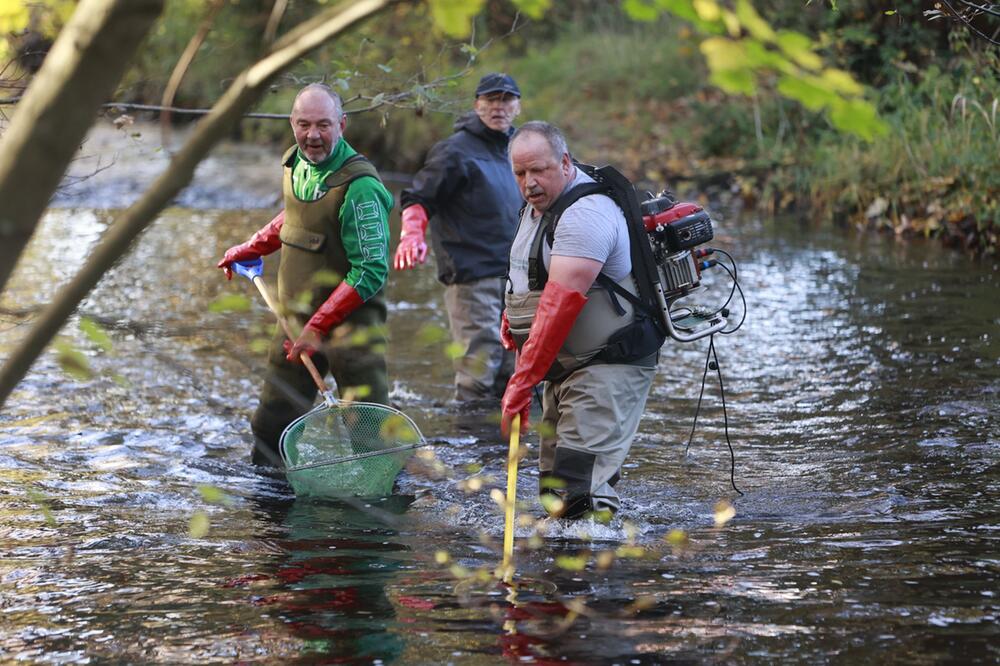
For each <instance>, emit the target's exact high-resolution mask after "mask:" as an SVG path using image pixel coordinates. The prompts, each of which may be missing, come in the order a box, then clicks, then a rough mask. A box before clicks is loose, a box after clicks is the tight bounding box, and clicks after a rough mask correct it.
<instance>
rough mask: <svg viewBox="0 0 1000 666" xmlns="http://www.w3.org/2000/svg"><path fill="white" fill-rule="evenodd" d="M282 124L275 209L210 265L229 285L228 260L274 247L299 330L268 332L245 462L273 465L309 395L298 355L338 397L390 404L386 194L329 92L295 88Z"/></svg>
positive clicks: (284, 300)
mask: <svg viewBox="0 0 1000 666" xmlns="http://www.w3.org/2000/svg"><path fill="white" fill-rule="evenodd" d="M291 123H292V131H293V132H294V134H295V143H296V145H295V146H293V147H292V148H290V149H289V150H288V151H287V152H286V153H285V155H284V158H283V164H284V183H283V188H282V189H283V197H284V210H283V211H281V212H280V213H278V215H277V216H276V217H275V218H274V219H273V220H271V221H270V222H269V223H268V224H267V225H265V226H264V227H263V228H261V229H260V230H259V231H257V232H256V233H255V234H254V235H253V236H252V237H251V238H250V240H249V241H247V242H246V243H242V244H240V245H237V246H235V247H232V248H230V249H229V250H228V251H227V252H226V254H225V256H224V257H223V258H222V260H221V261H220V262H219V264H218V266H219V268H221V269H223V270H224V271H225V273H226V277H227V278H231V277H232V268H231V267H232V263H233V262H235V261H246V260H254V259H257V258H258V257H261V256H263V255H265V254H270V253H272V252H274V251H276V250H278V249H281V261H280V263H279V265H278V298H279V301H280V306H281V308H282V309H283V311H284V313H285V315H286V316H288V317H289V318H290V319H291V320H292V321H293V323H292V329H293V330H301V333H300V334H299V335H298V338H297V339H296V340H294V342H293V341H286V340H285V337H284V333H283V332H282V331H281V329H280V328H278V329H277V330H276V332H275V335H274V339H273V340H272V343H271V350H270V353H269V356H268V370H267V376H266V378H265V382H264V387H263V390H262V392H261V397H260V404H259V406H258V407H257V411H256V412H255V413H254V415H253V419H252V420H251V428H252V430H253V433H254V449H253V461H254V462H255V463H257V464H265V465H275V466H277V465H280V464H281V459H280V456H279V455H278V442H279V440H280V439H281V433H282V432H283V431H284V429H285V427H286V426H287V425H288V424H289V423H291V422H292V421H294V420H295V419H296V418H298V417H299V416H301V415H302V414H304V413H305V412H306V411H307V410H308V409H309V408H310V407H311V406H312V403H313V400H314V399H315V397H316V386H315V384H314V383H313V380H312V378H311V377H310V375H309V373H308V372H307V371H306V369H305V367H304V366H303V365H302V361H301V360H300V356H301V355H302V354H308V355H310V356H311V357H312V358H313V361H314V363H315V364H316V367H317V368H318V369H319V371H320V372H321V373H324V374H325V373H326V372H327V371H329V372H331V373H332V374H333V377H334V379H335V380H336V382H337V389H338V391H339V393H340V397H341V398H344V399H350V398H355V399H363V400H365V401H369V402H377V403H381V404H388V402H389V392H388V382H387V379H386V367H385V331H384V328H385V319H386V306H385V300H384V298H383V293H382V292H383V287H384V285H385V281H386V276H387V275H388V272H389V263H388V256H389V211H390V210H391V209H392V205H393V200H392V195H391V194H390V193H389V191H388V190H387V189H386V188H385V187H384V186H383V185H382V182H381V180H380V179H379V176H378V173H377V172H376V171H375V167H373V166H372V164H371V163H370V162H369V161H368V160H367V159H365V158H364V157H363V156H362V155H360V154H358V153H357V151H355V150H354V149H353V148H352V147H351V146H350V144H348V143H347V141H345V140H344V138H343V136H342V135H343V132H344V127H345V126H346V124H347V118H346V116H345V115H344V111H343V106H342V102H341V100H340V97H339V96H338V95H337V94H336V93H335V92H333V91H332V90H330V89H329V88H328V87H326V86H324V85H320V84H312V85H308V86H306V87H305V88H303V89H302V90H300V91H299V93H298V95H297V96H296V98H295V102H294V104H293V105H292V113H291ZM300 316H301V318H300ZM307 317H308V319H307V320H306V322H305V325H304V326H301V321H302V319H306V318H307ZM317 352H318V353H317Z"/></svg>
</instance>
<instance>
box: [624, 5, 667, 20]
mask: <svg viewBox="0 0 1000 666" xmlns="http://www.w3.org/2000/svg"><path fill="white" fill-rule="evenodd" d="M622 9H624V10H625V13H626V14H628V16H629V18H631V19H634V20H636V21H646V22H649V21H655V20H656V18H657V17H658V16H659V15H660V10H659V9H657V8H656V6H655V5H654V4H653V3H652V2H650V1H649V0H625V2H623V3H622Z"/></svg>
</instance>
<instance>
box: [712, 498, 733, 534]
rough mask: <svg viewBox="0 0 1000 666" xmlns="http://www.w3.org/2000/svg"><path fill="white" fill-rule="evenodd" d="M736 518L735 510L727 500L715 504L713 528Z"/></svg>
mask: <svg viewBox="0 0 1000 666" xmlns="http://www.w3.org/2000/svg"><path fill="white" fill-rule="evenodd" d="M735 516H736V508H735V507H734V506H733V505H732V504H731V503H730V502H729V501H728V500H719V501H718V502H716V503H715V526H716V527H722V526H724V525H725V524H726V523H728V522H729V521H730V520H732V519H733V518H734V517H735Z"/></svg>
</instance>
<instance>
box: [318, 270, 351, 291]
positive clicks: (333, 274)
mask: <svg viewBox="0 0 1000 666" xmlns="http://www.w3.org/2000/svg"><path fill="white" fill-rule="evenodd" d="M343 281H344V276H343V275H341V274H340V273H338V272H337V271H331V270H326V269H323V270H319V271H316V272H315V273H313V276H312V280H311V282H312V284H313V286H316V287H336V286H337V285H338V284H340V283H341V282H343Z"/></svg>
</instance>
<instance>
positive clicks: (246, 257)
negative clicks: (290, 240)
mask: <svg viewBox="0 0 1000 666" xmlns="http://www.w3.org/2000/svg"><path fill="white" fill-rule="evenodd" d="M284 224H285V211H281V212H280V213H278V214H277V215H275V216H274V219H273V220H271V221H270V222H268V223H267V224H266V225H264V226H263V227H261V228H260V229H259V230H257V232H256V233H255V234H254V235H253V236H251V237H250V240H248V241H247V242H246V243H242V244H240V245H234V246H233V247H231V248H229V249H228V250H226V254H225V255H223V257H222V261H220V262H219V263H218V264H216V266H218V267H219V268H221V269H222V270H223V271H225V273H226V279H227V280H232V279H233V269H232V263H233V262H234V261H253V260H254V259H259V258H260V257H262V256H264V255H265V254H271V253H272V252H275V251H276V250H279V249H280V248H281V238H279V236H278V234H280V233H281V227H282V225H284Z"/></svg>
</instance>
